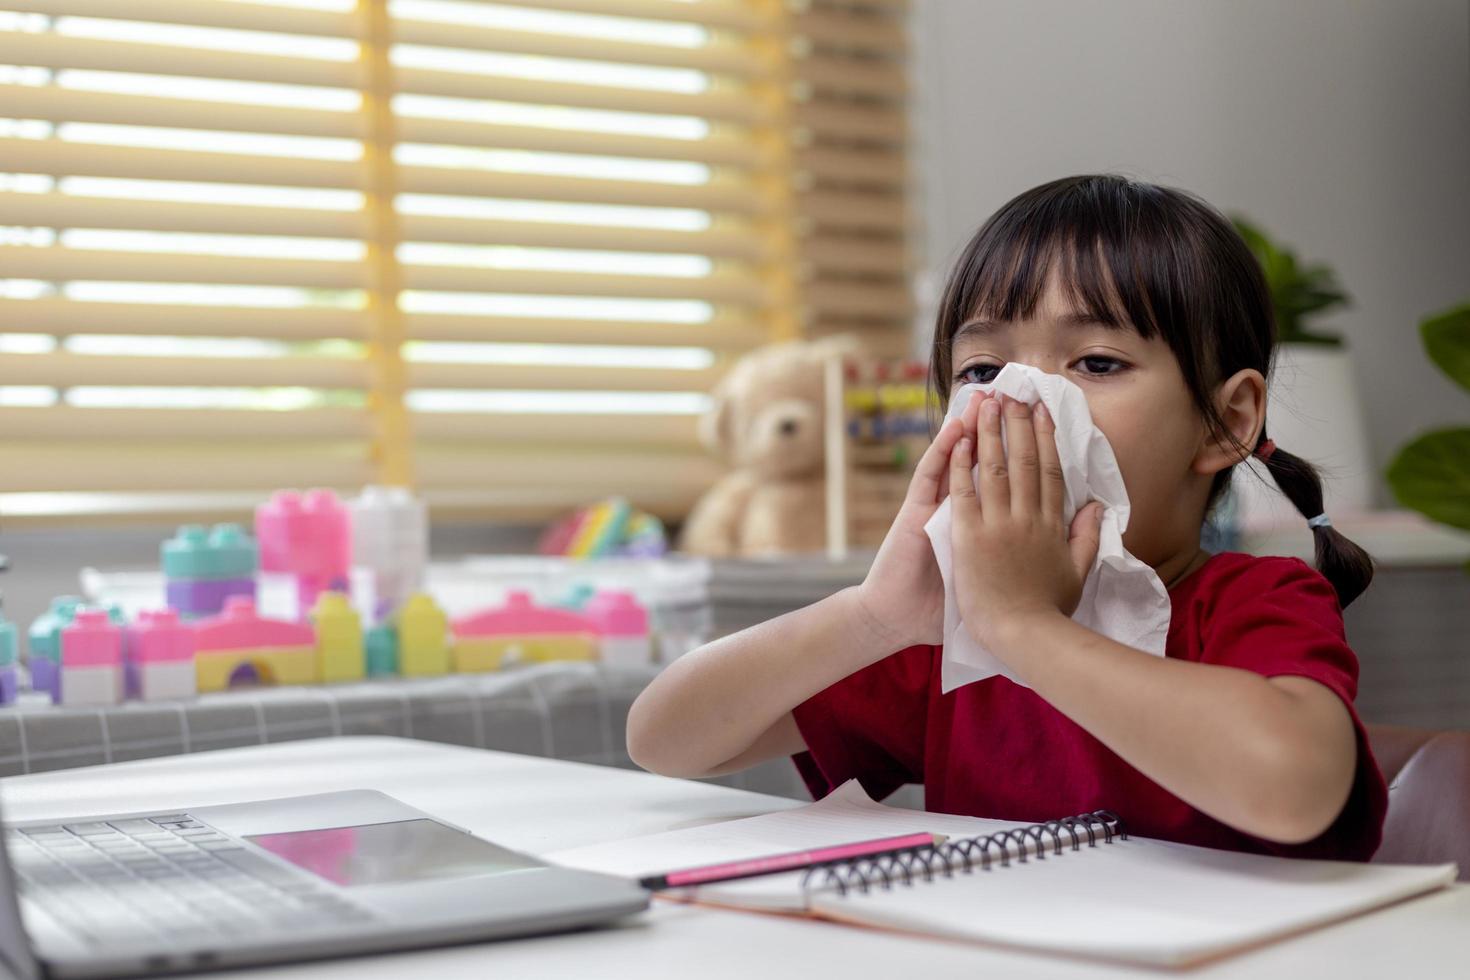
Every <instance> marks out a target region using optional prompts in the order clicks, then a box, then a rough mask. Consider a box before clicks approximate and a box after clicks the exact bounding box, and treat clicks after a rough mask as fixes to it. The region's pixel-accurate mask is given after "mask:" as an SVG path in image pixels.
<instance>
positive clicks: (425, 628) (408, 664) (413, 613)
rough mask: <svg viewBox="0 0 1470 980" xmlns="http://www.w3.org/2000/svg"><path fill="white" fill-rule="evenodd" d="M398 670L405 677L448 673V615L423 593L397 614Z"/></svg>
mask: <svg viewBox="0 0 1470 980" xmlns="http://www.w3.org/2000/svg"><path fill="white" fill-rule="evenodd" d="M398 672H399V673H400V674H403V675H404V676H405V677H425V676H432V675H435V674H447V673H449V617H448V616H446V615H445V614H444V610H442V609H440V608H439V606H438V605H437V604H436V603H435V602H434V600H433V599H431V598H429V597H428V596H427V595H424V594H423V593H419V594H417V595H414V596H410V597H409V600H408V601H407V602H405V603H404V604H403V608H402V609H401V610H399V613H398Z"/></svg>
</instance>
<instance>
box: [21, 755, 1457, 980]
mask: <svg viewBox="0 0 1470 980" xmlns="http://www.w3.org/2000/svg"><path fill="white" fill-rule="evenodd" d="M364 787H366V788H372V789H379V790H382V791H383V792H386V793H390V794H392V795H393V796H395V797H397V798H399V799H401V800H403V801H404V802H405V803H408V804H410V805H412V806H416V807H420V808H421V809H424V810H426V811H428V812H430V813H434V814H437V815H440V816H442V817H443V818H444V819H446V820H449V821H451V822H453V823H457V824H459V825H461V826H463V827H467V828H469V829H471V830H473V831H474V832H475V833H477V834H480V835H482V836H484V837H488V838H490V839H492V840H495V841H498V842H500V843H502V844H506V845H508V846H510V847H514V848H518V849H521V850H525V851H529V852H532V853H536V852H544V851H551V850H556V849H559V848H566V847H573V846H578V845H582V844H593V843H598V842H601V841H607V840H615V839H618V838H622V837H628V836H632V835H635V834H642V833H652V832H655V831H660V830H669V829H672V828H675V827H682V826H689V825H691V824H697V823H703V822H708V821H712V820H726V819H730V818H733V817H742V816H751V815H754V814H758V813H766V812H769V811H772V810H780V809H785V808H788V807H792V806H795V805H798V804H795V803H793V801H791V800H786V799H781V798H778V797H771V796H763V795H760V794H756V793H748V792H744V791H741V790H733V789H727V788H724V787H719V786H711V785H705V784H700V783H694V782H689V781H685V780H677V779H665V778H662V777H659V776H651V775H647V774H644V773H635V772H628V771H626V770H619V769H610V768H603V767H599V766H588V765H580V764H577V763H571V762H557V761H552V760H547V759H537V758H531V757H527V756H516V755H507V754H503V753H498V752H485V751H481V750H477V749H465V748H457V747H453V746H447V745H438V744H432V743H427V742H414V741H408V740H401V739H390V738H347V739H329V740H322V741H314V742H291V743H286V744H282V745H267V746H260V747H256V748H248V749H231V750H228V751H224V752H214V753H206V754H201V755H189V756H179V757H174V758H168V759H152V760H147V761H143V762H133V763H124V764H121V765H114V766H109V767H105V768H89V769H72V770H67V771H64V772H56V773H45V774H41V775H35V776H18V777H14V778H11V779H7V780H4V781H3V782H0V798H3V803H4V812H5V816H6V817H7V818H8V819H11V820H29V819H37V818H40V819H46V818H67V817H77V816H83V815H86V814H89V813H100V812H107V811H123V810H134V809H149V808H159V809H175V808H183V807H188V806H198V805H204V804H210V803H229V802H236V801H241V800H249V799H262V798H268V797H272V796H291V795H296V794H303V793H313V792H326V791H330V790H340V789H354V788H364ZM1467 927H1470V888H1465V887H1457V888H1452V889H1449V890H1447V891H1444V892H1440V893H1437V894H1434V895H1431V896H1427V897H1424V898H1420V899H1415V900H1412V901H1409V902H1405V903H1402V904H1400V905H1397V906H1395V907H1392V908H1389V909H1384V910H1382V911H1380V912H1376V913H1373V914H1371V915H1368V916H1364V917H1360V918H1358V919H1354V920H1351V921H1349V922H1345V923H1341V924H1339V925H1336V926H1332V927H1329V928H1327V929H1320V930H1317V931H1315V932H1311V933H1308V934H1306V935H1303V936H1300V937H1298V938H1295V939H1292V940H1288V941H1285V942H1280V943H1275V944H1272V945H1269V946H1266V947H1264V948H1262V949H1259V950H1257V951H1255V952H1251V953H1247V954H1243V955H1240V956H1235V957H1231V958H1228V959H1226V960H1223V961H1221V962H1218V963H1215V964H1213V965H1210V966H1207V967H1204V968H1200V969H1196V970H1191V971H1187V972H1184V973H1180V974H1177V975H1179V976H1187V977H1190V978H1194V977H1210V978H1216V977H1232V978H1236V977H1238V978H1251V980H1258V978H1270V977H1283V978H1292V980H1297V978H1301V977H1332V978H1333V980H1347V978H1355V977H1362V978H1373V980H1380V978H1382V977H1387V976H1399V977H1413V978H1416V980H1418V978H1431V977H1451V976H1453V977H1463V976H1465V975H1466V972H1467V970H1470V943H1467V941H1466V935H1467ZM691 974H693V975H696V976H698V977H700V978H701V980H706V978H719V977H757V978H760V980H771V978H776V977H802V978H806V980H810V978H813V977H829V976H831V977H874V978H884V980H887V978H893V977H909V976H912V977H914V978H915V980H936V978H941V977H964V978H966V980H973V978H976V977H1005V978H1010V977H1061V978H1079V980H1081V978H1088V980H1104V978H1118V977H1149V978H1153V980H1158V978H1160V977H1164V976H1170V975H1175V974H1168V973H1163V972H1160V971H1151V970H1143V969H1139V970H1131V969H1128V968H1125V967H1115V966H1108V965H1103V964H1098V963H1092V962H1083V961H1076V960H1065V959H1060V958H1054V957H1047V956H1042V955H1038V954H1033V953H1023V952H1012V951H1007V950H1002V949H997V948H987V947H980V946H973V945H966V944H959V943H948V942H939V941H935V940H929V939H921V938H914V937H908V936H901V935H895V934H890V933H882V932H876V931H871V930H864V929H852V928H847V927H843V926H837V925H829V924H825V923H816V922H808V921H803V920H799V919H785V918H780V917H776V916H766V915H752V914H747V913H740V912H724V911H719V910H715V909H701V908H692V907H684V906H673V905H665V904H661V903H655V906H654V908H653V910H652V911H650V912H649V913H648V914H646V915H644V916H642V917H640V918H638V919H636V920H633V921H632V922H631V923H630V924H628V925H624V926H620V927H617V928H612V929H602V930H594V931H590V932H583V933H576V934H572V935H564V936H552V937H543V938H537V939H527V940H516V941H513V942H504V943H495V944H486V945H479V946H467V947H459V948H453V949H440V950H429V951H424V952H416V953H405V954H398V955H393V956H383V957H377V958H374V959H357V960H339V961H335V962H326V963H317V964H303V965H299V966H290V967H283V968H273V969H270V970H253V971H238V972H234V973H231V974H230V977H231V978H237V977H238V978H248V977H262V978H264V977H270V978H271V980H282V978H286V977H310V978H313V980H327V978H343V980H348V978H351V980H376V978H385V980H386V978H394V980H397V978H401V977H428V976H432V977H435V978H436V980H452V978H455V977H473V978H476V980H483V978H484V977H487V976H490V977H515V978H533V977H535V978H539V977H567V978H584V977H588V978H590V977H596V978H612V977H627V978H638V980H642V978H660V977H667V978H670V980H688V978H689V976H690V975H691Z"/></svg>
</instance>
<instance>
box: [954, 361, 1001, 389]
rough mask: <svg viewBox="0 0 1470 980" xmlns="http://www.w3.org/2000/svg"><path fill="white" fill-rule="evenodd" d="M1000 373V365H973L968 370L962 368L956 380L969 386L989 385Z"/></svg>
mask: <svg viewBox="0 0 1470 980" xmlns="http://www.w3.org/2000/svg"><path fill="white" fill-rule="evenodd" d="M999 373H1000V365H999V364H971V365H970V366H969V367H967V368H961V369H960V373H959V374H957V375H955V380H956V381H959V382H960V383H962V384H967V385H988V384H990V382H992V381H994V380H995V376H996V375H997V374H999Z"/></svg>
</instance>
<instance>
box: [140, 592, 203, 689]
mask: <svg viewBox="0 0 1470 980" xmlns="http://www.w3.org/2000/svg"><path fill="white" fill-rule="evenodd" d="M196 644H197V637H196V636H195V633H194V630H192V629H190V628H189V627H188V626H186V625H185V624H184V623H182V622H180V621H179V614H178V613H177V612H175V611H174V610H172V609H159V610H145V611H143V612H141V613H139V614H138V618H137V620H136V621H135V622H134V623H133V625H132V626H131V627H129V629H128V630H127V644H126V650H125V653H126V670H125V674H126V681H127V693H128V696H129V697H135V698H142V699H143V700H145V701H165V700H178V699H181V698H189V697H193V696H194V695H195V693H197V691H198V682H197V680H196V678H195V669H194V649H195V646H196Z"/></svg>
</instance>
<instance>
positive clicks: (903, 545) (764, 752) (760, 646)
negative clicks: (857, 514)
mask: <svg viewBox="0 0 1470 980" xmlns="http://www.w3.org/2000/svg"><path fill="white" fill-rule="evenodd" d="M973 424H974V423H973V418H972V419H971V425H973ZM961 428H962V424H961V422H960V421H959V420H955V419H951V420H950V421H949V422H948V423H947V424H946V425H945V426H944V427H943V428H941V429H940V430H939V434H938V435H937V436H935V437H934V441H933V442H932V443H930V445H929V448H928V449H927V450H926V451H925V452H924V455H923V456H922V457H920V459H919V463H918V465H917V466H916V467H915V468H914V476H913V479H912V481H911V482H910V483H909V489H908V493H907V495H906V496H905V497H904V502H903V506H902V507H901V508H900V509H899V512H898V517H897V518H896V519H895V520H894V522H893V527H892V528H891V529H890V530H889V532H888V535H887V537H885V538H884V539H883V546H882V547H881V548H879V549H878V554H877V556H876V557H875V558H874V559H873V566H872V568H871V569H870V570H869V571H868V576H867V578H866V579H864V581H863V584H862V585H860V586H857V587H855V588H851V589H846V590H844V591H842V592H839V593H837V594H836V595H834V596H831V597H830V598H827V599H824V600H822V601H821V602H818V603H816V604H815V605H812V606H808V607H807V608H805V609H799V610H797V611H796V612H792V613H787V614H786V615H785V616H781V617H779V618H777V619H773V620H771V621H770V622H768V623H762V624H761V625H759V626H752V627H751V628H750V629H748V630H744V631H742V632H740V633H736V634H734V635H733V636H727V637H725V638H724V639H720V640H716V641H715V642H713V643H709V644H706V645H705V646H703V647H700V648H699V649H698V650H696V651H694V652H693V653H690V654H687V655H685V656H684V657H681V658H680V659H678V660H676V661H675V662H674V663H672V664H670V665H669V667H668V668H667V669H666V670H664V672H663V673H661V674H660V675H659V676H658V677H656V678H655V679H654V681H653V683H652V684H650V685H649V686H648V687H647V688H646V689H645V690H644V691H643V693H642V694H640V695H639V696H638V700H636V701H634V702H633V707H632V708H630V709H629V711H628V754H629V755H630V756H632V757H633V761H634V762H636V763H638V764H639V765H640V766H642V767H643V768H645V769H650V770H652V771H654V772H658V773H662V774H664V775H666V776H714V775H719V774H720V773H725V772H734V771H736V770H738V769H744V768H746V767H747V766H753V765H755V764H756V763H757V762H761V761H763V760H765V759H770V758H774V757H775V756H779V755H790V754H792V753H795V752H800V751H802V750H803V749H805V748H806V745H805V743H803V742H802V739H801V734H800V733H799V732H798V731H797V730H796V722H795V721H794V720H793V719H792V717H791V709H792V708H794V707H796V706H797V705H799V704H801V703H802V702H803V701H805V700H806V699H807V698H810V697H811V696H812V695H814V694H816V693H818V692H819V691H822V690H824V689H825V688H828V687H830V686H832V685H833V684H835V683H837V682H838V681H840V680H841V679H842V678H844V677H846V676H847V675H849V674H852V673H856V672H857V671H859V670H861V669H862V668H864V667H866V666H868V665H869V664H872V663H875V662H877V661H879V660H881V659H883V658H884V657H886V656H888V655H889V654H892V653H895V652H897V651H899V650H902V649H904V648H905V647H910V646H914V645H916V644H921V643H931V644H932V643H939V642H940V640H941V639H942V634H943V632H944V582H943V580H942V579H941V578H940V576H939V566H938V565H937V564H936V563H935V561H934V551H933V548H932V547H931V546H930V544H929V539H928V537H927V536H926V535H925V534H924V524H925V523H926V522H927V521H928V520H929V518H930V517H932V516H934V511H935V510H936V509H938V507H939V504H940V502H941V501H942V500H943V499H944V498H945V496H946V495H947V493H948V480H947V479H946V476H947V473H948V469H949V457H950V452H951V450H953V449H954V446H955V443H956V442H957V441H958V439H959V437H960V431H961Z"/></svg>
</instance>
